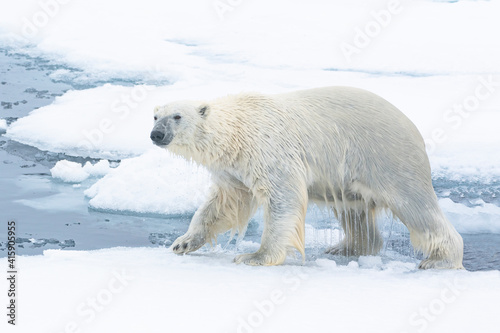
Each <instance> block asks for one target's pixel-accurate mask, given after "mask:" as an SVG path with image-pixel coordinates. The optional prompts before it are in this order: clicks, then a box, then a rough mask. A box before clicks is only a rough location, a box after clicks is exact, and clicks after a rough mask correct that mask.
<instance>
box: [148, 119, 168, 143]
mask: <svg viewBox="0 0 500 333" xmlns="http://www.w3.org/2000/svg"><path fill="white" fill-rule="evenodd" d="M149 137H150V138H151V140H152V141H153V143H154V144H155V145H157V146H167V145H168V144H169V143H170V142H172V139H173V138H174V135H173V133H172V129H171V128H170V125H169V124H168V122H166V121H162V120H160V121H158V122H157V123H156V124H155V126H154V127H153V130H152V131H151V135H150V136H149Z"/></svg>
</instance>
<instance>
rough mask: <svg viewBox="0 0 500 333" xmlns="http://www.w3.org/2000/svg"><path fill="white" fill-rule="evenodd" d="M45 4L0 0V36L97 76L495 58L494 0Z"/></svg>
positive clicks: (450, 65)
mask: <svg viewBox="0 0 500 333" xmlns="http://www.w3.org/2000/svg"><path fill="white" fill-rule="evenodd" d="M49 3H52V4H55V6H52V7H51V9H47V8H46V7H45V8H44V7H43V6H42V5H41V4H40V3H39V2H38V1H35V0H32V1H23V2H22V3H19V4H17V3H16V4H8V5H7V3H5V4H2V5H1V7H0V13H1V14H0V22H2V23H1V25H0V27H1V28H2V31H1V32H0V38H1V39H3V40H4V41H6V42H9V43H10V44H11V45H12V46H14V47H18V48H22V47H24V48H28V49H29V47H28V43H32V44H34V45H36V48H34V49H31V50H29V52H31V53H33V54H34V55H38V54H41V53H43V54H45V55H50V56H51V57H52V58H56V59H60V60H62V61H65V62H67V63H68V64H69V65H70V66H71V67H76V68H83V69H84V70H85V75H92V76H95V77H97V78H99V79H106V78H108V79H109V78H110V77H123V76H124V74H127V75H129V76H131V77H134V78H137V77H149V78H153V79H168V80H175V81H176V80H184V79H186V78H188V77H196V78H197V79H202V80H207V79H208V78H210V77H214V76H220V75H224V76H234V75H239V74H241V73H242V71H244V70H248V69H249V67H260V68H270V69H280V68H303V69H324V68H335V69H357V70H366V71H377V72H381V71H383V72H409V73H415V72H417V73H443V72H445V73H484V72H490V71H491V69H492V67H493V66H495V64H496V63H497V61H496V60H497V59H498V58H499V57H500V49H499V48H498V45H497V44H496V43H495V42H493V41H492V40H491V33H492V31H497V30H498V28H499V24H500V23H498V21H497V20H496V16H495V13H497V12H498V10H499V8H500V4H499V3H497V2H495V1H478V2H473V1H459V2H458V3H454V4H448V3H438V2H432V1H385V0H377V1H372V0H359V1H356V2H355V3H353V2H352V1H349V0H340V1H335V2H327V1H324V2H321V3H317V4H315V5H314V6H311V5H310V4H308V3H304V2H302V1H298V0H294V1H285V0H278V1H273V3H269V2H266V1H264V0H256V1H251V2H243V1H241V2H239V1H237V2H229V5H228V2H226V1H224V0H221V1H208V2H207V1H202V0H197V1H192V2H189V3H176V4H175V6H173V5H171V4H170V3H169V2H158V1H154V0H145V1H141V2H137V1H125V2H117V1H109V2H106V3H105V4H103V3H102V2H100V1H97V0H91V1H86V2H85V3H78V2H71V3H69V2H65V3H64V4H63V3H62V1H61V2H58V1H49ZM220 3H223V4H226V7H225V8H226V10H222V11H221V10H217V8H218V7H217V6H216V5H217V4H220ZM117 8H120V10H119V15H118V13H117ZM219 8H220V6H219ZM284 9H286V10H284ZM88 17H94V18H95V19H94V20H93V21H92V24H91V25H90V24H88V21H87V18H88ZM465 18H466V19H467V22H471V23H473V24H467V25H464V24H463V22H464V21H463V20H464V19H465ZM159 22H161V24H159ZM415 27H418V29H415ZM360 31H361V32H360ZM363 35H365V36H363ZM347 44H348V45H351V46H352V48H356V50H357V52H355V53H354V54H353V55H351V56H349V55H348V53H346V52H345V51H343V49H345V48H346V47H345V46H346V45H347ZM139 45H140V47H138V46H139ZM464 45H466V46H467V47H464ZM415 60H418V61H415ZM225 64H229V65H230V66H227V65H225ZM82 75H84V74H82Z"/></svg>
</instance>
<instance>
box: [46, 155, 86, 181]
mask: <svg viewBox="0 0 500 333" xmlns="http://www.w3.org/2000/svg"><path fill="white" fill-rule="evenodd" d="M50 173H51V174H52V178H57V179H60V180H62V181H63V182H68V183H80V182H83V181H84V180H85V179H87V178H88V177H89V176H90V174H89V173H88V172H87V171H85V170H84V169H83V167H82V165H81V164H80V163H76V162H71V161H68V160H61V161H58V162H57V163H56V165H55V166H54V167H53V168H52V169H50Z"/></svg>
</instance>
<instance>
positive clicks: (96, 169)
mask: <svg viewBox="0 0 500 333" xmlns="http://www.w3.org/2000/svg"><path fill="white" fill-rule="evenodd" d="M110 169H111V168H110V166H109V161H108V160H100V161H99V162H97V163H96V164H92V163H90V162H87V163H85V165H84V166H83V170H85V171H86V172H88V173H89V174H90V175H92V176H96V177H102V176H105V175H107V174H108V172H109V170H110Z"/></svg>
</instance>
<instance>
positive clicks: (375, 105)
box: [273, 87, 432, 188]
mask: <svg viewBox="0 0 500 333" xmlns="http://www.w3.org/2000/svg"><path fill="white" fill-rule="evenodd" d="M273 99H274V101H275V102H277V103H279V104H280V106H278V107H277V108H276V109H277V111H276V112H277V114H276V116H277V117H286V119H287V124H288V129H287V131H286V132H287V134H285V135H287V136H288V140H291V141H294V140H297V142H302V143H303V145H304V146H303V147H302V148H303V149H304V151H306V152H307V153H306V154H305V156H306V157H305V158H306V159H307V161H306V162H307V164H308V166H309V167H311V168H312V169H313V172H315V173H323V174H324V175H325V176H327V177H328V178H330V179H332V178H333V179H335V180H336V181H339V182H342V183H344V182H350V181H351V180H352V179H358V180H359V181H361V182H362V183H364V184H366V185H367V186H369V187H371V188H379V187H382V186H385V187H391V186H392V185H394V186H400V184H401V183H404V182H406V184H408V185H411V183H412V182H413V179H415V178H416V179H429V180H430V166H429V162H428V158H427V155H426V152H425V145H424V141H423V139H422V136H421V135H420V133H419V131H418V129H417V128H416V126H415V125H414V124H413V123H412V122H411V120H410V119H408V117H406V115H404V114H403V113H402V112H401V111H400V110H398V109H397V108H396V107H395V106H394V105H392V104H391V103H389V102H388V101H386V100H385V99H383V98H382V97H380V96H377V95H375V94H373V93H370V92H368V91H365V90H362V89H357V88H351V87H327V88H317V89H310V90H302V91H296V92H292V93H287V94H279V95H274V96H273ZM281 113H286V114H281ZM325 166H331V168H330V169H329V170H325V169H324V168H325ZM315 178H317V177H315ZM391 179H397V181H394V182H393V181H391ZM427 186H432V185H431V184H430V182H429V184H427Z"/></svg>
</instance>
